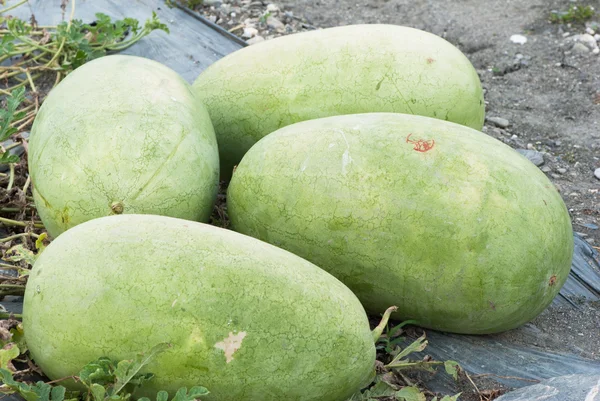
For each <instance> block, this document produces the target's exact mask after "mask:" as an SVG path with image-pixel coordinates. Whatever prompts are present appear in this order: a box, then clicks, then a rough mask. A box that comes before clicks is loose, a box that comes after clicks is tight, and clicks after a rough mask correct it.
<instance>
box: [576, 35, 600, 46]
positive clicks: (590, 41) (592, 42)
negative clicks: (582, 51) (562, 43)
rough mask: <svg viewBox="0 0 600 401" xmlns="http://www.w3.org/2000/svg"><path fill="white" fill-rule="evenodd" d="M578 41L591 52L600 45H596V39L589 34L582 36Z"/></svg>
mask: <svg viewBox="0 0 600 401" xmlns="http://www.w3.org/2000/svg"><path fill="white" fill-rule="evenodd" d="M578 41H579V42H581V43H583V44H584V45H586V46H587V48H588V49H590V50H594V49H595V48H597V47H598V43H596V39H594V37H593V36H592V35H590V34H589V33H585V34H583V35H581V36H580V37H579V39H578Z"/></svg>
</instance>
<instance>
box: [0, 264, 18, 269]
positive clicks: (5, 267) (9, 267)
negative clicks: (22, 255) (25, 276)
mask: <svg viewBox="0 0 600 401" xmlns="http://www.w3.org/2000/svg"><path fill="white" fill-rule="evenodd" d="M0 267H1V268H2V269H4V270H21V267H19V266H14V265H9V264H8V263H0Z"/></svg>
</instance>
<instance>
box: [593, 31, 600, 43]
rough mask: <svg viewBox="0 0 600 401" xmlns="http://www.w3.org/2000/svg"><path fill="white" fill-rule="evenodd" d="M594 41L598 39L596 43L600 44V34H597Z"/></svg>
mask: <svg viewBox="0 0 600 401" xmlns="http://www.w3.org/2000/svg"><path fill="white" fill-rule="evenodd" d="M594 39H596V42H600V33H597V34H595V35H594Z"/></svg>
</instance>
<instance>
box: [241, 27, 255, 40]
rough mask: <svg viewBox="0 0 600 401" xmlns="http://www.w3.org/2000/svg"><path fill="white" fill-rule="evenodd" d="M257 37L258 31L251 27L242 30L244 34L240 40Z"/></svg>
mask: <svg viewBox="0 0 600 401" xmlns="http://www.w3.org/2000/svg"><path fill="white" fill-rule="evenodd" d="M256 35H258V29H256V28H252V27H246V28H244V33H242V38H244V39H250V38H253V37H255V36H256Z"/></svg>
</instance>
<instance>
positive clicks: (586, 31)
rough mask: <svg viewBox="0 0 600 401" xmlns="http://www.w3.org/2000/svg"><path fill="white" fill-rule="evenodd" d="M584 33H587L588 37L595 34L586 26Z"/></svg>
mask: <svg viewBox="0 0 600 401" xmlns="http://www.w3.org/2000/svg"><path fill="white" fill-rule="evenodd" d="M585 33H587V34H588V35H593V34H595V33H596V32H594V30H593V29H592V28H590V27H589V26H588V27H587V28H585Z"/></svg>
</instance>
